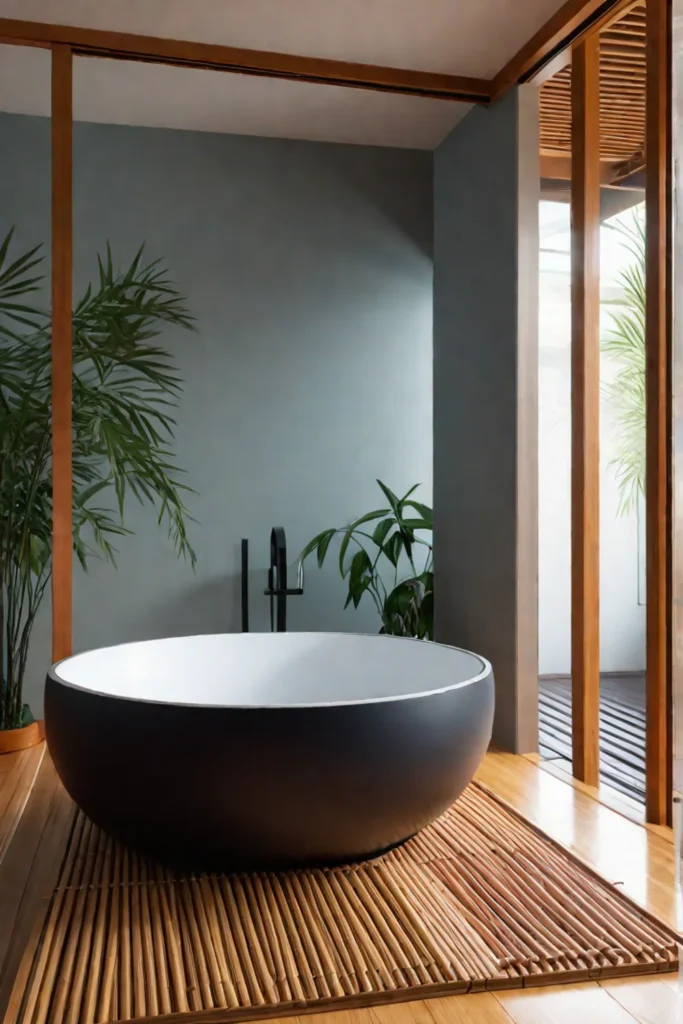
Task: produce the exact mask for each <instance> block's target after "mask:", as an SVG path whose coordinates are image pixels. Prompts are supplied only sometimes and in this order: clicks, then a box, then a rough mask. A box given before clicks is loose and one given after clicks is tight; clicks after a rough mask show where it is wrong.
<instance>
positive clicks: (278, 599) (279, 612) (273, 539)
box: [242, 526, 304, 633]
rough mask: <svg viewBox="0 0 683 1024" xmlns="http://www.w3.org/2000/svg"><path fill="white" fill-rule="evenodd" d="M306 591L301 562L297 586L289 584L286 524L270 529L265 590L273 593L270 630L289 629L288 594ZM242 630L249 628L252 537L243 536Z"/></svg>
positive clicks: (296, 594)
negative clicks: (250, 544) (289, 585)
mask: <svg viewBox="0 0 683 1024" xmlns="http://www.w3.org/2000/svg"><path fill="white" fill-rule="evenodd" d="M303 592H304V567H303V565H302V563H301V562H299V566H298V570H297V585H296V587H292V588H290V587H288V586H287V538H286V535H285V529H284V526H274V527H273V529H272V530H271V531H270V568H269V569H268V586H267V588H266V589H265V590H264V591H263V593H264V594H265V595H266V597H270V631H271V633H286V632H287V598H288V597H299V596H300V595H301V594H303ZM242 632H243V633H248V632H249V541H248V540H247V539H246V538H245V539H243V540H242Z"/></svg>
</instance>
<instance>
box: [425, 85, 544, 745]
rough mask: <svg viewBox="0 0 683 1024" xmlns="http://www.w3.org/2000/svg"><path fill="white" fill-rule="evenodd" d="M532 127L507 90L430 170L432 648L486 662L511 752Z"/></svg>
mask: <svg viewBox="0 0 683 1024" xmlns="http://www.w3.org/2000/svg"><path fill="white" fill-rule="evenodd" d="M537 119H538V113H537V94H536V93H535V92H534V91H533V90H532V88H531V87H528V88H523V89H519V90H513V91H512V92H510V93H508V95H507V96H506V97H505V98H504V99H503V100H502V101H500V102H499V103H496V104H495V105H494V106H492V107H491V108H488V109H487V108H482V107H477V108H475V109H473V110H472V111H471V112H470V113H469V114H468V115H467V116H466V117H465V118H464V119H463V121H462V122H461V123H460V124H459V125H458V126H457V127H456V128H455V129H454V130H453V131H452V132H451V134H450V135H449V137H448V138H447V139H446V140H445V142H444V143H443V144H442V145H441V146H440V147H439V149H437V151H436V153H435V160H434V514H435V529H434V553H435V566H436V579H435V586H436V594H435V608H436V635H437V639H438V640H441V641H443V642H445V643H457V644H460V645H462V646H465V647H471V648H472V649H473V650H476V651H480V652H481V653H482V654H483V655H485V656H486V657H488V658H489V659H490V660H491V662H492V664H493V668H494V673H495V677H496V719H495V726H494V738H495V740H496V742H497V743H498V744H500V745H501V746H503V747H505V748H506V749H512V750H531V749H534V748H535V746H536V743H537V739H536V737H537V713H536V688H537V678H536V675H537V647H538V643H537V628H538V623H537V597H536V590H537V582H536V577H537V568H536V566H537V543H538V541H537V524H536V506H537V498H536V491H537V475H536V466H537V448H538V438H537V432H536V422H537V414H536V410H537V390H536V389H537V383H536V381H537V359H538V348H537V305H538V299H537V294H538V293H537V289H538V273H537V260H538V188H539V172H538V134H537Z"/></svg>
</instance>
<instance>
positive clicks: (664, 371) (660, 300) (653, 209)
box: [645, 0, 673, 825]
mask: <svg viewBox="0 0 683 1024" xmlns="http://www.w3.org/2000/svg"><path fill="white" fill-rule="evenodd" d="M671 28H672V22H671V3H670V0H648V2H647V62H646V68H647V72H646V73H647V99H646V137H645V162H646V191H645V198H646V314H645V394H646V484H645V505H646V559H647V591H646V593H647V597H646V600H647V610H646V621H647V627H646V634H647V672H646V709H647V710H646V779H645V789H646V817H647V820H648V821H649V822H652V823H653V824H657V825H670V824H671V812H672V766H673V749H672V717H673V708H672V690H671V669H672V650H673V646H672V579H671V568H672V558H673V549H672V514H671V509H672V488H671V423H672V398H673V395H672V386H673V385H672V381H673V376H672V344H671V324H672V317H671V309H672V289H671V247H672V207H671V199H672V176H671V144H672V127H673V126H672V109H671Z"/></svg>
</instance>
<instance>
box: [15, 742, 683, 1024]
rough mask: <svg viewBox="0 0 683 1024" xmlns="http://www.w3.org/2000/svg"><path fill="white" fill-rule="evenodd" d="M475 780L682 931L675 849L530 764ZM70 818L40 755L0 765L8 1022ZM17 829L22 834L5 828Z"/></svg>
mask: <svg viewBox="0 0 683 1024" xmlns="http://www.w3.org/2000/svg"><path fill="white" fill-rule="evenodd" d="M29 766H30V767H29ZM477 778H478V779H479V780H480V781H481V782H482V783H483V784H484V785H486V786H488V787H489V788H490V789H492V790H493V791H494V792H496V793H497V794H498V795H499V796H500V797H501V798H502V799H503V800H505V801H506V802H507V803H509V804H510V805H511V806H513V807H514V808H515V809H516V810H518V811H519V812H521V813H522V814H524V816H525V817H527V818H528V819H529V820H530V821H532V822H533V823H534V824H536V825H537V826H538V827H540V828H542V829H543V830H544V831H545V832H547V833H548V834H549V835H550V836H552V838H554V839H555V840H557V841H558V842H560V843H561V844H563V845H564V846H566V847H567V848H569V849H571V850H572V851H573V852H574V853H575V854H577V855H578V856H579V857H581V858H582V859H583V860H585V861H586V862H588V863H589V864H590V865H591V866H593V867H594V868H595V869H597V870H598V871H599V872H600V873H601V874H602V875H604V876H605V877H606V878H608V879H609V880H610V881H612V882H615V883H617V884H619V885H620V886H622V887H623V890H624V891H625V892H626V893H627V894H628V895H629V896H631V897H632V898H633V899H635V900H636V901H637V902H639V903H640V904H641V905H643V906H644V907H646V908H647V909H648V910H650V911H651V912H653V913H654V914H657V915H658V916H659V917H661V918H662V919H663V920H664V921H666V922H667V923H669V924H671V925H673V926H674V927H679V928H680V927H681V924H682V922H681V920H680V919H679V918H678V917H677V913H678V910H677V901H676V895H675V887H674V857H673V843H672V839H671V834H670V833H669V832H668V831H667V830H665V829H657V830H652V829H646V828H643V827H642V826H640V825H638V824H636V823H634V822H632V821H629V820H628V819H627V818H625V817H623V816H622V815H620V814H618V813H616V812H615V811H613V810H611V809H610V808H608V807H605V806H604V805H603V804H601V803H600V802H599V801H598V800H596V799H594V798H593V797H592V796H591V795H589V794H588V793H586V792H584V791H582V790H580V789H577V788H575V787H573V786H571V785H567V784H566V783H565V782H562V781H560V780H559V779H557V778H555V777H554V776H553V775H550V774H549V773H548V772H545V771H543V770H541V769H540V768H539V766H538V764H536V763H534V762H533V761H531V760H529V759H527V758H523V757H515V756H514V755H510V754H499V753H491V754H488V755H487V756H486V758H485V760H484V762H483V764H482V766H481V768H480V769H479V772H478V773H477ZM31 783H32V788H31ZM29 789H30V796H29V795H28V791H29ZM10 790H11V792H12V795H11V796H8V793H9V791H10ZM20 790H21V792H22V794H23V795H22V796H20ZM26 796H28V799H25V797H26ZM18 807H21V812H20V813H17V808H18ZM68 808H69V805H68V801H67V800H65V799H64V794H63V791H62V789H61V786H60V784H59V782H58V781H57V779H56V776H55V773H54V769H53V767H52V763H51V760H50V757H49V755H47V754H46V755H45V756H44V757H41V752H40V750H38V751H34V752H33V753H32V754H31V756H30V757H23V758H21V757H19V756H18V755H3V757H2V758H0V834H2V835H5V836H7V837H8V838H7V839H6V840H5V842H4V844H2V845H0V1020H1V1019H2V1017H3V1015H4V1012H5V1008H6V1005H7V999H8V995H9V990H10V987H11V984H12V980H13V978H14V975H15V973H16V970H17V966H18V962H19V960H20V957H21V951H22V949H23V947H24V945H25V943H26V941H27V938H28V935H29V933H30V932H31V930H32V928H33V927H34V926H35V921H36V918H37V917H39V916H40V914H41V911H44V909H45V906H44V901H43V900H41V897H40V895H39V894H40V893H42V892H44V891H45V889H46V886H48V887H49V885H50V884H52V881H53V880H54V879H56V877H57V873H58V871H59V856H58V853H57V851H59V850H60V849H62V848H63V842H64V830H65V828H66V827H67V826H68V818H69V815H68ZM10 818H11V819H12V820H13V821H14V824H13V825H11V826H8V822H9V819H10ZM6 819H7V820H6ZM10 833H11V834H10ZM321 1018H330V1019H329V1020H327V1019H325V1020H322V1019H321ZM287 1020H289V1021H290V1022H291V1021H292V1020H297V1018H291V1017H290V1018H287ZM300 1020H301V1021H302V1024H305V1022H304V1021H303V1018H300ZM308 1020H309V1021H312V1020H316V1021H317V1022H319V1024H510V1022H516V1024H575V1022H577V1021H580V1022H581V1024H591V1022H596V1024H632V1022H633V1021H638V1022H640V1024H675V1022H677V1021H681V1022H683V994H682V993H679V991H678V988H677V979H676V976H675V975H674V976H670V975H669V976H662V977H659V978H650V979H640V978H634V979H624V980H619V981H614V980H612V981H603V982H599V983H598V982H588V983H583V984H580V985H565V986H548V987H547V988H540V989H535V990H528V991H524V990H522V991H511V992H499V993H482V994H476V995H466V996H452V997H450V998H442V999H434V1000H426V1001H421V1000H418V1001H416V1002H412V1003H401V1004H396V1005H391V1006H389V1005H387V1006H381V1007H373V1008H367V1009H359V1010H347V1011H342V1012H340V1013H334V1014H320V1015H316V1017H315V1018H310V1017H309V1018H308ZM283 1024H284V1022H283Z"/></svg>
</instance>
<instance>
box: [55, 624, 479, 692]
mask: <svg viewBox="0 0 683 1024" xmlns="http://www.w3.org/2000/svg"><path fill="white" fill-rule="evenodd" d="M488 671H489V665H488V663H487V662H486V661H484V659H483V658H479V657H478V656H477V655H475V654H469V653H468V652H467V651H461V650H458V649H457V648H455V647H445V646H443V645H441V644H434V643H429V642H427V641H420V640H408V639H401V638H395V637H384V636H365V635H360V634H350V633H221V634H216V635H206V636H187V637H172V638H169V639H164V640H145V641H142V642H140V643H131V644H121V645H119V646H118V647H103V648H101V649H99V650H95V651H86V652H85V653H84V654H77V655H75V656H74V657H72V658H67V659H65V660H64V661H62V662H60V663H59V664H58V665H57V666H56V667H55V668H54V669H53V670H52V672H53V675H54V676H55V677H56V678H57V679H59V680H60V681H62V682H64V683H67V684H69V685H71V686H74V687H77V688H79V689H84V690H91V691H93V692H95V693H102V694H107V695H108V696H112V697H122V698H127V699H132V700H145V701H156V702H160V703H164V704H190V705H201V706H204V707H206V706H211V707H225V706H228V707H294V706H296V707H301V706H310V705H329V704H347V703H348V704H356V703H359V702H362V701H383V700H395V699H397V698H406V697H411V696H415V695H417V694H423V693H431V692H433V691H438V690H445V689H449V688H451V687H454V686H458V685H464V684H467V683H470V682H475V681H476V680H478V679H480V678H482V677H483V676H485V675H487V673H488Z"/></svg>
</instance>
